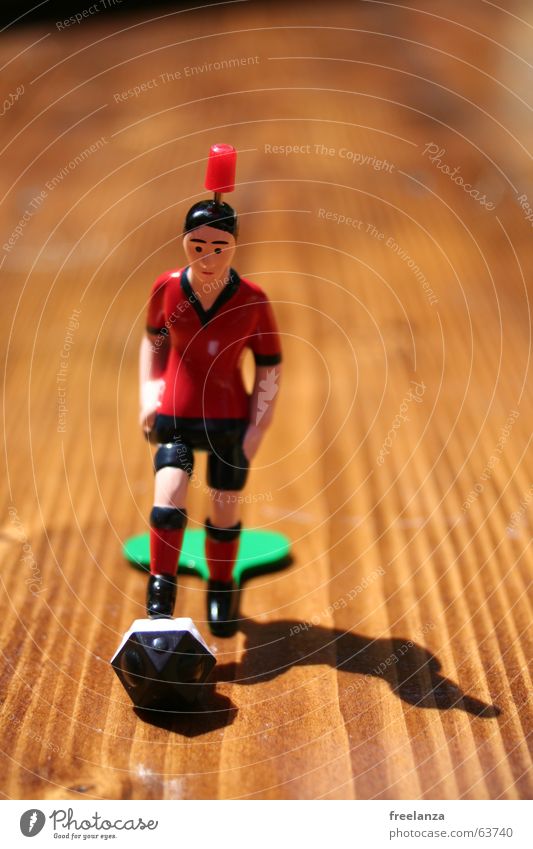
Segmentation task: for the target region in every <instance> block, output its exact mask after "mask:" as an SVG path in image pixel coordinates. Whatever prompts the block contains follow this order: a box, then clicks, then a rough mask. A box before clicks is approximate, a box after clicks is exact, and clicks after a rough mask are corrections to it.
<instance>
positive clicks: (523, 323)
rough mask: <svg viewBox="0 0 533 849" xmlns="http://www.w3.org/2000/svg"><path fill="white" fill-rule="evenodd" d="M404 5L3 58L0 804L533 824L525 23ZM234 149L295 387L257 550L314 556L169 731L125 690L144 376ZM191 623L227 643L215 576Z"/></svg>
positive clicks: (75, 37)
mask: <svg viewBox="0 0 533 849" xmlns="http://www.w3.org/2000/svg"><path fill="white" fill-rule="evenodd" d="M408 5H409V7H410V8H407V7H406V6H403V5H401V4H396V3H379V2H361V3H344V4H343V3H339V2H335V3H330V4H328V5H327V14H326V10H325V4H310V5H309V4H302V5H301V6H298V5H297V4H279V5H278V4H258V3H255V2H250V3H242V4H241V3H239V4H231V3H230V4H227V5H225V6H221V7H220V8H218V9H216V10H212V11H210V12H209V13H208V12H207V11H206V10H200V11H197V12H188V13H178V12H174V13H167V14H166V16H165V17H161V14H162V13H159V12H158V13H154V18H153V20H148V19H147V18H142V17H140V16H137V17H134V16H131V17H128V16H127V15H120V16H105V15H103V14H102V15H100V16H99V17H98V20H94V21H92V22H90V23H87V22H86V23H84V24H82V25H79V26H73V27H70V28H69V29H68V30H58V29H57V27H55V26H54V22H49V23H47V24H44V23H43V24H42V25H40V26H39V27H38V28H37V27H35V28H30V27H27V28H20V29H8V30H7V31H6V32H5V33H4V34H3V36H2V39H3V40H2V44H1V50H2V60H3V61H2V63H1V64H2V65H3V69H2V71H1V73H2V82H3V91H4V92H5V93H6V96H7V93H9V92H14V91H15V90H16V88H17V86H19V85H21V84H22V85H24V93H23V94H22V95H21V96H20V97H19V99H18V100H16V101H15V102H14V103H13V104H12V105H11V106H10V108H9V109H8V111H7V112H6V113H5V114H4V116H3V117H2V129H3V133H2V153H1V162H2V166H3V167H2V169H1V174H0V181H1V184H2V198H3V200H2V208H1V215H2V232H3V234H4V235H3V238H2V241H3V244H4V245H5V244H6V243H7V242H8V240H9V238H10V236H12V234H14V233H15V229H16V227H17V225H19V222H21V221H22V222H23V223H22V225H21V226H20V228H19V229H20V233H19V235H18V237H14V241H13V245H12V246H9V245H8V249H7V250H6V249H5V247H3V248H2V250H1V256H0V261H2V268H1V274H2V301H3V309H2V316H1V320H2V326H3V332H2V346H3V347H2V354H3V361H4V363H5V380H4V393H3V419H2V420H3V425H4V444H5V454H4V458H5V470H4V480H5V487H3V490H2V498H3V516H4V521H3V526H2V528H1V529H0V530H1V533H0V546H1V562H2V573H1V577H2V586H3V596H2V623H3V627H2V652H3V663H2V667H1V690H0V694H1V699H2V705H1V723H2V724H1V727H2V742H1V747H0V748H1V752H2V754H1V759H0V770H1V776H2V777H1V784H0V788H1V792H2V794H3V796H4V797H6V798H57V799H74V798H91V799H99V798H111V799H118V798H134V799H141V798H150V799H152V798H154V799H157V798H163V799H190V798H221V799H222V798H224V799H226V798H232V799H234V798H247V799H249V798H256V799H259V798H260V799H268V798H273V799H277V798H284V799H293V798H295V799H317V798H335V799H340V798H343V799H344V798H347V799H354V798H355V799H371V798H372V799H373V798H390V799H394V798H400V799H419V798H427V799H435V798H438V799H455V798H461V799H487V798H493V799H496V798H498V799H499V798H506V799H515V798H531V793H532V789H533V779H532V774H531V751H530V745H531V720H532V712H531V708H532V701H531V694H532V689H531V670H530V666H529V664H530V661H531V656H532V637H533V635H532V627H531V623H532V616H531V613H532V598H531V567H532V556H531V505H532V503H533V489H532V483H531V481H532V479H533V461H532V455H531V450H530V442H531V424H530V423H531V420H532V415H533V409H532V407H533V404H532V400H533V399H532V394H531V388H530V386H531V380H530V353H531V314H530V300H529V299H530V297H531V280H530V273H529V268H530V265H531V253H532V252H531V224H530V222H529V221H528V220H527V217H526V215H527V211H526V210H524V209H523V208H522V207H521V205H520V202H519V201H518V198H519V196H521V195H525V196H527V197H528V198H529V202H530V203H531V204H532V205H533V183H532V181H531V164H530V155H529V152H528V151H529V149H530V142H531V133H532V124H531V118H530V114H531V113H530V100H531V85H530V84H529V85H528V83H527V60H528V59H530V58H531V56H530V52H531V41H530V39H528V32H529V31H530V27H531V25H532V24H533V19H532V16H531V8H530V7H529V6H528V4H526V3H520V2H518V0H517V2H510V3H507V4H505V10H504V9H503V8H502V9H499V8H498V7H497V5H496V4H493V3H491V4H486V3H481V2H478V0H474V2H472V3H468V4H465V3H459V2H457V3H456V2H447V3H443V2H442V0H441V2H431V3H421V2H416V0H415V2H413V3H410V4H408ZM502 6H503V4H502ZM37 42H38V43H37ZM32 45H34V46H32ZM528 51H529V55H528ZM230 60H232V61H231V62H230ZM210 62H211V63H217V62H218V63H221V66H220V67H219V66H218V65H216V66H214V67H212V68H211V69H209V68H207V69H205V68H204V69H203V70H202V71H201V72H200V71H199V72H197V73H193V72H191V70H190V69H191V68H192V67H194V66H202V65H205V63H210ZM187 69H189V70H188V71H187ZM165 75H166V76H165ZM171 75H173V76H171ZM149 81H153V82H152V84H151V85H150V86H149V85H148V83H149ZM143 84H144V90H141V91H140V92H139V93H135V92H134V93H130V94H128V93H127V90H128V89H131V88H132V87H133V86H142V85H143ZM99 140H100V141H99ZM214 141H224V142H229V143H231V144H234V145H235V146H236V147H237V148H238V150H239V151H240V153H239V166H238V181H239V185H238V187H237V190H236V192H235V195H234V197H233V201H234V203H235V205H236V206H237V208H238V210H239V211H240V213H241V235H240V246H239V249H238V255H237V256H238V261H237V262H236V267H237V268H238V270H239V271H240V272H241V274H244V275H246V276H249V277H250V278H251V279H253V280H255V281H256V282H257V283H259V284H260V285H262V286H263V287H264V288H265V289H266V290H267V292H268V293H269V295H270V297H271V299H272V301H273V302H274V305H275V310H276V314H277V316H278V320H279V324H280V327H281V330H282V333H283V344H284V355H285V363H286V367H285V373H284V381H283V386H282V390H281V394H280V399H279V406H278V412H277V417H276V420H275V424H274V426H273V428H272V430H271V432H270V433H269V436H268V439H267V441H266V442H265V443H264V445H263V446H262V448H261V451H260V454H259V456H258V458H257V462H256V465H255V468H254V470H253V473H252V476H251V480H250V487H249V493H250V494H251V496H252V498H251V499H250V503H249V504H247V505H246V508H245V522H246V524H247V526H255V527H271V528H275V529H277V530H281V531H283V532H285V533H287V534H289V535H290V537H291V539H292V541H293V556H294V562H293V564H292V566H291V567H290V568H289V569H288V570H287V571H285V572H280V573H277V574H273V575H270V576H264V577H261V578H256V579H254V580H253V581H251V582H250V583H248V584H247V585H246V589H245V592H244V597H243V607H242V609H243V615H244V617H245V618H244V620H243V623H242V628H241V630H240V631H239V633H238V634H237V636H235V638H232V639H230V640H221V639H218V640H217V639H214V638H209V642H210V645H211V646H212V647H213V648H214V650H215V651H216V652H217V656H218V666H217V668H216V674H215V683H216V686H214V688H213V692H212V693H211V696H210V698H209V700H208V702H207V705H206V709H205V711H204V712H203V713H201V714H188V713H184V714H182V715H177V716H175V717H172V718H168V717H167V718H162V719H161V720H160V721H159V722H155V721H152V722H149V721H147V720H146V718H145V717H142V716H140V715H137V714H136V713H135V711H133V710H132V708H131V706H130V703H129V702H128V701H127V697H126V695H125V693H124V692H123V691H122V689H121V687H120V684H119V683H118V681H117V680H115V676H114V675H113V673H112V670H111V667H110V665H109V658H110V657H111V655H112V654H113V652H114V650H115V647H116V645H117V644H118V642H119V639H120V637H121V634H122V632H123V631H124V630H125V629H126V628H127V627H129V625H130V623H131V621H132V620H133V619H134V618H136V617H138V616H142V615H143V600H144V589H145V579H144V577H143V575H142V574H140V573H139V572H136V571H134V570H132V569H130V568H129V567H128V566H127V565H126V564H125V563H124V561H123V559H122V557H121V542H122V540H124V539H125V538H126V537H127V536H128V535H130V534H132V533H139V532H141V531H142V530H143V529H145V528H146V524H147V517H148V514H149V510H150V506H151V495H152V476H151V464H150V448H149V446H148V445H147V444H146V443H145V442H144V440H143V439H142V437H141V434H140V432H139V430H138V427H137V351H138V345H139V340H140V338H141V334H142V329H143V324H144V314H145V308H146V298H147V295H148V292H149V288H150V284H151V282H152V280H153V279H154V278H155V276H156V275H157V274H159V273H161V272H162V271H163V270H165V269H167V268H170V267H173V266H177V265H179V263H180V262H181V260H182V251H181V244H180V238H179V232H180V229H181V222H182V219H183V216H184V214H185V212H186V210H187V208H188V207H189V206H190V204H191V203H192V202H193V201H194V200H196V199H197V198H199V197H202V196H203V193H202V191H201V186H202V183H203V174H204V167H205V157H206V155H207V151H208V149H209V145H210V144H211V143H213V142H214ZM428 145H434V146H436V150H437V151H440V152H439V155H438V156H435V155H434V160H433V161H432V160H431V158H430V152H431V150H433V148H431V149H428ZM91 146H94V148H91ZM269 146H270V147H269ZM275 146H278V150H279V146H281V147H285V148H286V147H287V146H292V147H294V146H299V147H300V150H299V151H298V152H292V153H288V154H285V153H282V152H274V150H275ZM87 151H88V152H87ZM350 157H351V158H350ZM439 166H442V167H439ZM445 166H448V171H446V167H445ZM454 169H457V170H456V171H455V172H454ZM458 174H459V175H461V177H462V179H463V180H464V182H465V183H468V184H469V186H470V187H471V188H469V190H468V191H470V192H471V193H470V194H469V193H467V190H466V189H465V187H464V186H461V185H460V184H458V182H457V179H456V178H457V175H458ZM50 187H51V188H50ZM43 192H44V194H42V195H41V193H43ZM476 193H477V194H476ZM39 195H41V200H42V203H40V204H38V205H37V206H35V204H36V202H35V200H34V199H35V198H36V197H37V196H39ZM474 195H475V196H474ZM483 196H485V201H484V202H483V201H482V200H480V198H482V197H483ZM32 204H33V205H32ZM340 216H344V217H345V219H346V218H350V219H353V221H350V222H348V223H346V221H345V223H339V217H340ZM358 222H359V223H358ZM75 311H78V312H75ZM72 316H74V317H75V318H76V321H74V322H73V323H72V322H71V329H70V331H69V320H70V319H71V317H72ZM75 324H78V326H77V327H75V326H74V325H75ZM69 332H70V338H69V337H68V334H69ZM65 340H66V341H67V342H69V343H70V348H69V349H68V357H67V358H66V365H65V366H64V370H63V372H62V373H60V369H61V362H62V359H63V360H65V358H64V357H63V355H62V351H63V349H64V345H65ZM58 373H60V377H62V378H64V381H63V382H60V383H59V384H58V378H57V375H58ZM58 387H59V388H62V389H64V390H65V393H66V395H65V397H66V406H67V408H68V410H67V412H66V414H65V418H64V422H63V424H64V427H63V428H62V429H61V427H60V425H61V424H62V422H61V421H60V420H59V414H58V394H57V390H58ZM200 470H201V471H202V473H203V464H202V463H200ZM208 497H209V496H208V493H207V491H206V490H205V489H204V487H203V486H202V487H199V488H196V489H195V490H194V491H193V492H192V494H191V502H190V505H189V512H190V516H191V522H192V524H193V525H194V524H195V523H197V522H201V521H202V520H203V517H204V515H205V511H206V507H207V502H208ZM178 612H179V613H180V614H181V615H184V614H186V615H190V616H192V617H193V619H194V620H195V621H196V622H197V623H198V625H199V627H200V629H201V630H202V632H203V633H204V634H205V635H206V636H207V633H208V632H207V627H206V623H205V614H204V587H203V585H201V584H200V582H199V581H198V580H195V579H193V578H184V579H183V580H182V581H181V582H180V591H179V601H178Z"/></svg>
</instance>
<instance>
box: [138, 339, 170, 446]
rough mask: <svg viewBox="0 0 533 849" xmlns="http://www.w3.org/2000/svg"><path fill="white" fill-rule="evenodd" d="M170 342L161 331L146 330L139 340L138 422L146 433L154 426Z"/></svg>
mask: <svg viewBox="0 0 533 849" xmlns="http://www.w3.org/2000/svg"><path fill="white" fill-rule="evenodd" d="M169 348H170V343H169V340H168V336H165V335H163V334H162V333H158V334H155V333H154V334H152V333H149V332H147V333H146V335H145V336H144V337H143V340H142V342H141V350H140V356H139V377H140V393H139V395H140V399H139V400H140V417H139V418H140V424H141V427H142V429H143V430H144V432H145V433H146V434H149V433H150V431H151V429H152V427H153V426H154V421H155V417H156V414H157V410H158V408H159V406H160V405H161V396H162V394H163V390H164V388H165V381H164V374H165V369H166V365H167V360H168V352H169Z"/></svg>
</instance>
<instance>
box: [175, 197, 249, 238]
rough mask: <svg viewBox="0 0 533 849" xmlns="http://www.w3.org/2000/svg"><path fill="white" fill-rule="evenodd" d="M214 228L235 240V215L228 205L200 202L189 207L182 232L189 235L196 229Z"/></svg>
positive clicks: (236, 226)
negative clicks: (229, 234)
mask: <svg viewBox="0 0 533 849" xmlns="http://www.w3.org/2000/svg"><path fill="white" fill-rule="evenodd" d="M206 226H207V227H215V228H216V229H217V230H223V231H224V232H225V233H231V235H232V236H235V238H237V232H238V229H239V225H238V221H237V213H236V212H235V210H234V209H233V207H232V206H230V205H229V203H223V202H220V203H217V202H216V201H214V200H201V201H199V203H195V204H194V206H191V208H190V209H189V211H188V213H187V215H186V216H185V224H184V225H183V232H184V233H190V232H191V230H195V229H196V228H197V227H206Z"/></svg>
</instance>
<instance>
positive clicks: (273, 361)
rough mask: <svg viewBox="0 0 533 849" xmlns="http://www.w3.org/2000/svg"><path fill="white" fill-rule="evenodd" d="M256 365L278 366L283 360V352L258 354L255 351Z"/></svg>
mask: <svg viewBox="0 0 533 849" xmlns="http://www.w3.org/2000/svg"><path fill="white" fill-rule="evenodd" d="M254 360H255V364H256V366H277V365H279V363H280V362H281V354H256V353H255V351H254Z"/></svg>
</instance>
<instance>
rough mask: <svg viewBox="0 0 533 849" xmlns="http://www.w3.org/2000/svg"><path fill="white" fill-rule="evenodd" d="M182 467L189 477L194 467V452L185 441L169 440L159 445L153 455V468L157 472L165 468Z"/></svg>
mask: <svg viewBox="0 0 533 849" xmlns="http://www.w3.org/2000/svg"><path fill="white" fill-rule="evenodd" d="M169 467H170V468H173V469H182V470H183V471H184V472H187V474H188V475H189V477H191V475H192V472H193V468H194V454H193V452H192V448H191V447H190V445H187V444H186V443H185V442H169V443H167V444H166V445H160V446H159V448H158V449H157V451H156V452H155V455H154V469H155V471H156V472H159V471H160V470H161V469H166V468H169Z"/></svg>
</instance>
